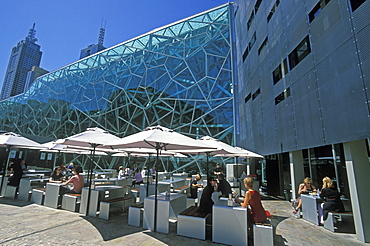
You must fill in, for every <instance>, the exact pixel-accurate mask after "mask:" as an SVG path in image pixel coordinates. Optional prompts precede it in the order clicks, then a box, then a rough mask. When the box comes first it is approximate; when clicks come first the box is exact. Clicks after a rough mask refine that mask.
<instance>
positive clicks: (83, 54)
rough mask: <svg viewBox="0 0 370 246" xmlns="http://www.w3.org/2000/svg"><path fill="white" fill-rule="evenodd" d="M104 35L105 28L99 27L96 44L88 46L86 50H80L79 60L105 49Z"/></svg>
mask: <svg viewBox="0 0 370 246" xmlns="http://www.w3.org/2000/svg"><path fill="white" fill-rule="evenodd" d="M104 35H105V28H103V27H101V28H100V32H99V39H98V43H97V44H90V45H89V46H87V48H85V49H83V50H81V52H80V59H83V58H85V57H88V56H91V55H93V54H95V53H98V52H99V51H102V50H105V49H106V48H105V47H104V46H103V42H104Z"/></svg>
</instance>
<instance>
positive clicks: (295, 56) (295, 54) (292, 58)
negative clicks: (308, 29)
mask: <svg viewBox="0 0 370 246" xmlns="http://www.w3.org/2000/svg"><path fill="white" fill-rule="evenodd" d="M310 53H311V47H310V39H309V37H308V36H306V37H305V38H304V39H303V40H302V42H300V43H299V44H298V45H297V47H296V48H295V49H294V50H293V51H292V52H291V53H290V54H289V67H290V69H293V68H294V67H295V66H297V65H298V63H300V62H301V61H302V60H303V59H304V58H305V57H306V56H307V55H308V54H310Z"/></svg>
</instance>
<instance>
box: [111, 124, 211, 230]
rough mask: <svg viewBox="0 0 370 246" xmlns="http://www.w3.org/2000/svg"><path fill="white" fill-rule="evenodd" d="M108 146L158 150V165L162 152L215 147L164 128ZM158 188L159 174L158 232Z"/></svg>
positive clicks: (155, 206) (155, 211)
mask: <svg viewBox="0 0 370 246" xmlns="http://www.w3.org/2000/svg"><path fill="white" fill-rule="evenodd" d="M105 145H106V146H111V147H112V148H116V149H123V148H153V149H155V150H156V165H158V158H159V152H160V151H161V150H172V151H175V152H177V151H176V150H178V149H186V150H190V149H204V150H212V149H214V148H213V147H210V146H209V145H206V144H204V143H201V142H200V141H196V140H195V139H192V138H190V137H187V136H185V135H182V134H180V133H177V132H175V131H173V130H170V129H168V128H165V127H162V126H152V127H148V128H146V129H145V130H143V131H141V132H139V133H136V134H133V135H130V136H127V137H124V138H122V139H120V140H117V141H114V142H113V141H112V142H111V143H109V144H105ZM157 187H158V172H156V179H155V194H154V195H155V205H154V214H155V216H154V231H156V230H157V205H158V199H157Z"/></svg>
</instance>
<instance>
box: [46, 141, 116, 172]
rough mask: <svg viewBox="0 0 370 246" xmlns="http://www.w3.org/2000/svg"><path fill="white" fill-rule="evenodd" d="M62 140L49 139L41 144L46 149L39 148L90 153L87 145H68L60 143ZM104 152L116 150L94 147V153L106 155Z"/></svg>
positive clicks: (48, 150) (59, 151)
mask: <svg viewBox="0 0 370 246" xmlns="http://www.w3.org/2000/svg"><path fill="white" fill-rule="evenodd" d="M61 142H64V139H57V140H54V141H50V142H47V143H44V144H42V145H43V146H45V147H47V149H42V150H40V151H41V152H49V153H66V154H80V155H88V154H91V150H89V148H88V147H81V146H69V145H64V144H60V143H61ZM106 152H114V153H115V152H117V151H112V150H108V149H102V148H95V155H107V153H106ZM56 159H57V158H54V164H53V170H54V168H55V164H56Z"/></svg>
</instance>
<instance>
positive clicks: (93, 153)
mask: <svg viewBox="0 0 370 246" xmlns="http://www.w3.org/2000/svg"><path fill="white" fill-rule="evenodd" d="M91 146H92V147H93V149H92V150H91V161H90V166H89V181H88V184H89V191H88V193H87V204H86V215H89V209H90V197H91V184H92V183H91V181H92V170H93V169H92V165H93V162H94V155H95V148H96V146H98V145H97V144H91Z"/></svg>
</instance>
